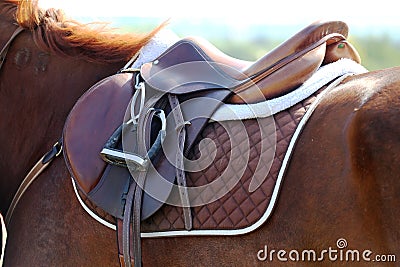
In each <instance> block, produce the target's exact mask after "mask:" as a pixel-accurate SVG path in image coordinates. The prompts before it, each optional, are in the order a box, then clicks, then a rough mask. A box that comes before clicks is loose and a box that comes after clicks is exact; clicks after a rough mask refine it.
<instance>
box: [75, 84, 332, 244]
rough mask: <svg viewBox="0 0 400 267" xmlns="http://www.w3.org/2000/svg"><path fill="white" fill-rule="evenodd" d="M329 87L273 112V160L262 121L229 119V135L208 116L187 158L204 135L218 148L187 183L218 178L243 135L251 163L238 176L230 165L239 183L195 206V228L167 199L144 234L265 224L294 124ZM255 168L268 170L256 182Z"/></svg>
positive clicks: (219, 231)
mask: <svg viewBox="0 0 400 267" xmlns="http://www.w3.org/2000/svg"><path fill="white" fill-rule="evenodd" d="M325 91H327V90H325ZM325 91H324V90H323V89H321V90H319V91H318V92H316V93H315V94H313V95H312V96H310V97H309V98H307V99H306V100H303V101H302V102H300V103H298V104H296V105H294V106H292V107H291V108H289V109H287V110H284V111H281V112H279V113H277V114H275V115H274V116H273V119H274V121H275V127H276V137H275V138H276V151H275V154H274V155H275V157H274V158H273V161H272V165H270V164H269V162H265V160H264V159H263V158H260V153H261V152H260V151H261V149H260V147H261V144H263V145H265V144H267V145H268V144H270V145H271V149H275V145H274V143H275V142H274V139H271V140H267V142H265V141H263V138H262V137H261V134H260V128H259V127H262V126H263V122H262V121H261V122H260V121H257V120H256V119H249V120H244V121H231V122H230V123H232V124H231V125H230V127H231V130H230V132H233V133H234V134H233V135H231V137H229V136H228V133H227V131H226V130H225V126H223V125H221V124H220V123H219V122H210V123H209V124H208V125H207V126H206V128H205V129H204V131H203V132H202V134H201V135H200V137H199V138H198V140H197V142H196V145H195V146H194V148H193V149H192V150H191V152H190V154H189V159H197V158H199V157H200V155H199V154H200V150H201V151H203V152H204V151H207V148H206V149H204V147H203V148H202V149H199V144H200V143H201V140H206V139H210V140H212V142H213V143H214V144H215V147H217V151H216V153H215V154H214V156H215V158H214V160H213V161H212V164H211V165H209V166H208V167H207V168H205V169H203V170H201V171H197V172H192V173H191V172H188V173H187V183H188V186H189V187H194V186H201V185H207V184H210V183H212V182H213V181H216V180H217V179H218V178H219V175H220V174H221V173H222V172H223V171H224V170H225V169H227V165H228V162H229V158H230V156H231V150H232V147H231V145H230V144H231V142H232V143H241V142H243V141H244V140H248V142H249V146H250V151H249V159H248V164H247V166H246V168H245V170H244V173H243V174H242V175H240V176H238V175H237V173H236V172H235V171H230V172H229V173H228V174H227V176H228V177H230V178H231V179H232V180H235V181H236V183H235V185H234V186H233V188H232V189H231V190H230V191H229V192H227V194H225V195H224V196H223V197H221V198H219V199H216V200H215V201H213V202H211V203H208V204H206V205H199V206H196V207H194V208H192V215H193V229H192V230H191V231H186V230H185V226H184V220H183V217H182V208H180V207H177V206H174V205H170V204H164V206H163V207H161V209H159V210H158V211H157V212H156V213H155V214H154V215H153V216H152V217H150V218H149V219H147V220H145V221H144V222H143V223H142V225H141V228H142V237H166V236H184V235H210V234H211V235H235V234H243V233H247V232H250V231H252V230H254V229H256V228H257V227H258V226H260V225H261V224H263V223H264V222H265V221H266V220H267V219H268V217H269V216H270V215H271V213H272V208H273V206H274V204H275V202H276V199H277V190H276V188H277V187H278V188H279V183H277V180H278V175H281V176H283V173H284V169H285V167H286V166H283V165H285V164H287V163H288V162H286V163H285V164H284V161H285V160H286V161H287V159H285V158H287V157H288V156H287V155H290V154H291V151H288V147H289V146H290V143H293V142H295V140H296V138H297V137H298V136H295V137H296V138H294V134H295V132H296V130H298V126H299V123H301V122H302V120H304V117H307V114H308V115H309V114H311V113H312V108H310V107H312V106H313V105H312V104H313V102H314V101H315V100H316V99H317V98H318V95H319V94H320V93H321V92H325ZM305 115H306V116H305ZM269 122H270V121H269ZM303 123H304V122H303ZM240 124H242V125H240ZM243 126H244V127H245V132H243ZM229 138H233V139H234V140H232V139H231V140H230V141H229ZM264 138H265V136H264ZM293 140H294V141H293ZM203 145H204V144H203ZM200 146H202V145H200ZM211 148H212V145H211ZM263 150H264V151H265V150H268V147H264V148H263ZM205 154H207V153H205ZM211 154H212V153H211ZM204 162H208V163H209V162H210V159H209V158H207V157H204V158H203V159H202V161H199V162H198V165H199V166H197V167H198V169H202V167H201V165H203V163H204ZM263 166H264V167H263ZM269 166H270V167H271V168H270V169H269V172H268V168H265V167H269ZM260 167H261V168H260ZM192 168H196V166H194V167H193V166H192ZM256 169H257V172H258V173H261V174H264V175H263V176H262V178H261V180H259V181H257V182H258V183H259V184H258V185H256V186H254V181H252V179H253V175H254V172H255V170H256ZM282 170H283V172H282ZM280 179H282V178H280ZM256 184H257V183H256ZM211 189H213V188H211ZM214 189H215V191H214V192H213V191H210V192H209V195H211V196H213V195H218V194H219V192H217V191H218V188H214ZM220 189H221V188H220ZM75 192H76V194H77V195H78V198H79V199H80V201H81V204H82V205H83V207H84V208H85V209H86V210H87V211H88V212H89V214H90V215H91V216H92V217H94V218H95V219H96V220H98V221H99V222H101V223H103V224H104V225H106V226H108V227H110V228H112V229H115V226H114V225H113V223H114V219H113V218H112V217H110V216H109V215H108V214H107V213H106V212H104V211H103V210H101V209H100V208H99V207H96V206H95V205H94V204H93V203H91V201H90V199H88V198H87V197H86V196H85V195H83V194H82V192H79V191H78V190H75ZM171 195H174V194H171ZM166 202H167V203H168V202H173V200H167V201H166ZM194 202H195V203H196V202H199V201H198V199H197V200H196V199H195V200H194ZM200 202H201V200H200Z"/></svg>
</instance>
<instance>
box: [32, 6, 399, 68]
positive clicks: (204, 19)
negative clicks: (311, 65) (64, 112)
mask: <svg viewBox="0 0 400 267" xmlns="http://www.w3.org/2000/svg"><path fill="white" fill-rule="evenodd" d="M39 4H40V5H41V6H42V7H45V8H48V7H55V8H61V9H63V10H64V11H65V12H66V13H67V15H70V16H72V17H73V18H75V19H77V20H79V21H82V22H94V21H100V22H110V24H111V25H110V26H111V27H117V28H120V29H121V30H122V31H126V32H145V31H149V30H151V29H152V28H154V27H156V26H157V25H159V24H160V23H162V22H164V21H166V20H168V19H169V26H168V28H169V29H171V30H172V31H174V32H175V33H176V34H178V36H179V37H182V38H183V37H186V36H190V35H197V36H201V37H203V38H206V39H207V40H209V41H210V42H211V43H213V44H214V45H215V46H217V47H218V48H219V49H221V50H222V51H224V52H225V53H227V54H229V55H231V56H233V57H237V58H240V59H244V60H256V59H258V58H259V57H261V56H263V55H264V54H265V53H267V52H268V51H270V50H271V49H273V48H274V47H275V46H276V45H278V44H280V43H281V42H282V41H284V40H286V39H287V38H289V37H291V36H292V35H293V34H295V33H296V32H298V31H299V30H301V29H302V28H304V27H306V26H307V25H309V24H310V23H312V22H314V21H316V20H320V19H322V20H342V21H344V22H346V23H347V24H348V25H349V28H350V33H349V40H350V42H351V43H352V44H353V45H354V46H355V47H356V48H357V50H358V51H359V53H360V55H361V58H362V64H363V65H364V66H365V67H366V68H367V69H369V70H376V69H382V68H388V67H392V66H400V17H399V15H398V14H397V13H398V10H397V4H396V2H394V1H391V0H380V1H357V0H352V1H349V0H347V1H344V0H335V1H321V0H303V1H298V0H297V1H288V0H281V1H272V2H270V1H255V0H246V1H239V2H238V1H225V0H202V1H188V0H186V1H178V0H168V1H165V0H164V1H162V0H152V1H133V0H113V1H97V0H84V1H82V0H69V1H60V0H39Z"/></svg>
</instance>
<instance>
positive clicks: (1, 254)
mask: <svg viewBox="0 0 400 267" xmlns="http://www.w3.org/2000/svg"><path fill="white" fill-rule="evenodd" d="M0 226H1V251H0V267H2V266H3V260H4V252H5V250H6V243H7V229H6V224H5V223H4V219H3V216H2V215H1V213H0Z"/></svg>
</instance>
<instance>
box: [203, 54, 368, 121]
mask: <svg viewBox="0 0 400 267" xmlns="http://www.w3.org/2000/svg"><path fill="white" fill-rule="evenodd" d="M365 72H367V69H365V68H364V67H363V66H361V65H360V64H358V63H356V62H355V61H353V60H351V59H341V60H338V61H336V62H333V63H330V64H327V65H325V66H322V67H321V68H319V69H318V70H317V71H316V72H315V73H314V74H313V75H312V76H311V77H310V78H309V79H308V80H307V81H305V82H304V84H303V85H301V86H300V87H299V88H297V89H295V90H293V91H292V92H290V93H287V94H286V95H283V96H281V97H277V98H274V99H271V100H267V101H263V102H260V103H256V104H239V105H238V104H222V105H221V107H220V108H219V109H218V110H217V111H216V112H215V113H214V114H213V116H212V117H211V120H212V121H228V120H245V119H254V118H266V117H268V116H271V115H274V114H276V113H279V112H281V111H283V110H286V109H288V108H290V107H292V106H294V105H296V104H297V103H299V102H301V101H303V100H304V99H306V98H308V97H310V96H311V95H312V94H314V93H315V92H316V91H318V90H319V89H320V88H321V87H322V86H324V85H326V84H328V83H329V82H331V81H333V80H334V79H336V78H338V77H340V76H342V75H346V74H361V73H365Z"/></svg>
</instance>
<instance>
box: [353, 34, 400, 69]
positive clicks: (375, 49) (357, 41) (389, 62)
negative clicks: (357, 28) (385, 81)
mask: <svg viewBox="0 0 400 267" xmlns="http://www.w3.org/2000/svg"><path fill="white" fill-rule="evenodd" d="M350 42H351V43H352V44H353V45H354V46H355V47H356V49H357V51H358V52H359V53H360V56H361V60H362V64H363V65H364V66H365V67H366V68H367V69H369V70H377V69H383V68H388V67H394V66H400V41H399V40H395V39H394V38H392V37H390V36H389V35H383V36H361V37H358V36H356V37H354V38H351V39H350Z"/></svg>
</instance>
